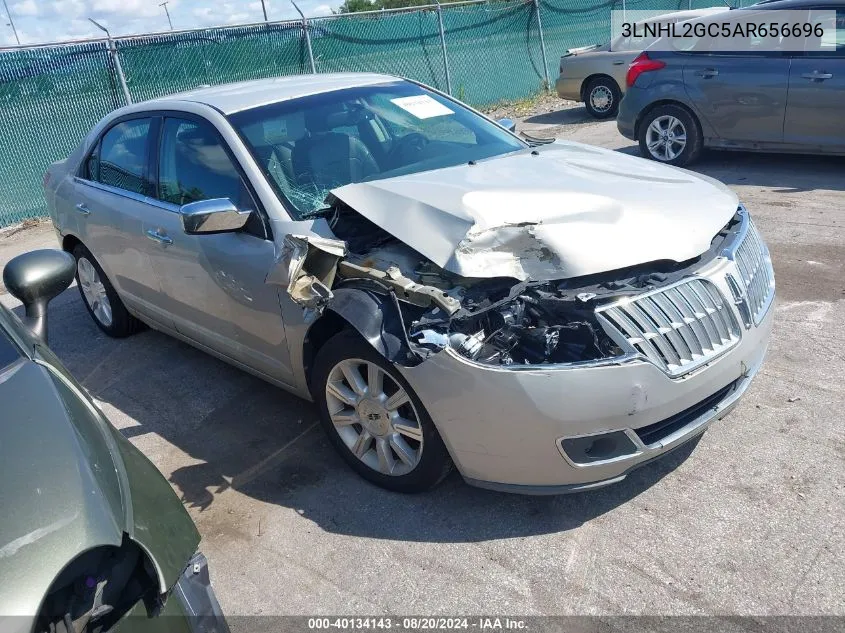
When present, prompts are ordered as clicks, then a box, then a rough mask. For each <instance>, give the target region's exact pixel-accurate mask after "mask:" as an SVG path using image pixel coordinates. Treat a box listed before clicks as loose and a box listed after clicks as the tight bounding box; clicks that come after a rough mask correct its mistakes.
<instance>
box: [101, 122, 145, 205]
mask: <svg viewBox="0 0 845 633" xmlns="http://www.w3.org/2000/svg"><path fill="white" fill-rule="evenodd" d="M150 123H151V120H150V119H135V120H132V121H124V122H123V123H118V124H117V125H115V126H114V127H113V128H111V129H110V130H109V131H108V132H106V133H105V135H104V136H103V138H102V140H101V141H100V144H99V147H98V150H97V152H96V153H97V154H98V157H97V158H96V159H95V162H93V163H92V162H91V161H89V164H88V170H89V173H92V172H93V171H94V170H95V169H98V170H99V173H98V174H97V176H96V177H95V178H94V180H97V181H98V182H101V183H103V184H104V185H109V186H112V187H117V188H118V189H123V190H125V191H131V192H133V193H139V194H142V195H151V194H152V191H151V187H150V184H149V179H148V176H147V161H148V156H147V150H148V147H149V142H148V134H149V131H150ZM92 156H93V155H92ZM92 175H93V173H92Z"/></svg>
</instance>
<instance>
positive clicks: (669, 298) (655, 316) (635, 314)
mask: <svg viewBox="0 0 845 633" xmlns="http://www.w3.org/2000/svg"><path fill="white" fill-rule="evenodd" d="M596 313H597V314H598V315H599V317H600V318H603V319H604V320H605V322H606V323H607V324H608V325H609V326H610V327H611V328H612V330H611V331H613V330H615V331H616V332H618V334H619V335H620V336H621V337H622V338H623V339H624V342H626V343H627V344H628V345H629V346H631V347H633V348H634V349H635V350H636V351H638V352H640V353H641V354H643V355H644V356H646V357H647V358H648V359H649V360H651V362H653V363H654V364H655V365H657V366H658V367H660V368H661V369H662V370H663V371H665V372H666V373H667V374H669V375H670V376H680V375H681V374H685V373H687V372H689V371H692V370H693V369H695V368H696V367H699V366H701V365H703V364H705V363H708V362H710V361H711V360H713V359H714V358H716V357H717V356H719V355H720V354H722V353H723V352H725V351H727V350H729V349H730V348H731V347H733V346H734V345H736V344H737V343H738V342H739V337H740V330H739V324H738V323H737V320H736V317H735V316H734V313H733V310H732V309H731V307H730V305H729V304H728V303H727V302H725V300H724V298H723V297H722V294H721V293H720V292H719V290H718V289H717V288H716V286H714V285H713V284H712V283H711V282H709V281H707V280H706V279H698V278H696V279H689V280H686V281H682V282H680V283H677V284H675V285H672V286H667V287H666V288H661V289H660V290H657V291H655V292H650V293H647V294H643V295H638V296H636V297H633V298H630V299H624V300H622V301H618V302H616V303H613V304H610V305H607V306H602V307H600V308H598V309H597V310H596Z"/></svg>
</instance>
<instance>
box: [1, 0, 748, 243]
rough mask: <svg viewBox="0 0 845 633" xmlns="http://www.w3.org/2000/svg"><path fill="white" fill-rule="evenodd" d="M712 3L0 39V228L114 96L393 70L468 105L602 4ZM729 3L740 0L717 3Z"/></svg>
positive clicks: (580, 28) (405, 12) (550, 50)
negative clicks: (74, 38) (29, 43)
mask: <svg viewBox="0 0 845 633" xmlns="http://www.w3.org/2000/svg"><path fill="white" fill-rule="evenodd" d="M722 1H723V0H624V1H623V0H606V1H600V2H598V3H597V2H596V0H524V1H517V0H510V1H509V0H493V1H486V0H470V1H467V2H456V3H450V4H446V5H442V6H441V5H437V4H434V5H430V6H423V7H414V8H412V9H402V10H391V11H380V12H368V13H353V14H344V15H336V16H328V17H322V18H315V19H310V20H305V19H303V20H301V21H289V22H274V23H262V24H254V25H247V26H236V27H221V28H212V29H202V30H194V31H181V32H172V33H166V34H156V35H145V36H138V37H126V38H116V39H115V40H114V48H113V54H112V53H110V47H109V43H108V42H106V41H89V42H83V43H72V44H62V45H48V46H37V47H29V48H8V49H0V227H2V226H8V225H10V224H14V223H17V222H20V221H22V220H25V219H27V218H34V217H41V216H44V215H45V214H46V208H45V202H44V198H43V194H42V191H41V181H42V176H43V174H44V172H45V170H46V169H47V166H48V165H49V164H50V163H51V162H53V161H56V160H61V159H62V158H64V157H66V156H67V155H68V154H69V153H70V152H72V151H73V149H74V148H75V147H76V146H77V145H78V143H79V142H80V140H81V139H82V137H83V136H84V135H85V133H86V132H87V131H88V130H89V129H90V128H91V127H92V126H93V125H94V124H95V123H96V122H97V121H98V120H99V119H100V118H102V117H103V115H105V114H106V113H108V112H109V111H111V110H112V109H114V108H116V107H119V106H121V105H124V104H125V102H126V96H125V94H124V91H123V89H122V86H121V81H120V80H121V77H120V72H119V69H118V68H117V65H116V64H115V56H116V57H117V60H118V61H119V63H120V69H122V72H123V75H124V77H125V81H126V87H127V88H128V93H129V96H130V98H131V99H132V100H133V101H136V102H137V101H142V100H145V99H151V98H154V97H158V96H162V95H166V94H170V93H173V92H179V91H183V90H187V89H190V88H195V87H197V86H201V85H206V84H208V85H212V84H220V83H227V82H232V81H243V80H248V79H257V78H261V77H274V76H280V75H293V74H302V73H309V72H312V71H313V72H318V73H325V72H338V71H373V72H383V73H388V74H392V75H401V76H404V77H410V78H412V79H416V80H418V81H421V82H423V83H425V84H428V85H431V86H434V87H436V88H439V89H440V90H444V91H447V92H450V93H451V94H452V95H453V96H455V97H457V98H458V99H461V100H463V101H466V102H468V103H470V104H473V105H476V106H484V105H489V104H492V103H495V102H498V101H502V100H513V99H521V98H524V97H528V96H531V95H533V94H535V93H537V92H539V91H541V90H542V89H543V88H544V87H545V86H547V85H548V84H547V82H548V81H551V82H553V81H554V79H555V77H556V69H557V63H558V60H559V59H560V54H561V53H562V52H563V51H564V50H565V49H567V48H573V47H576V46H584V45H587V44H593V43H599V42H603V41H606V40H607V39H608V37H609V33H610V12H611V10H620V9H623V8H626V9H632V10H634V9H638V10H642V9H656V10H666V11H673V10H677V9H687V8H703V7H707V6H713V5H718V4H719V3H720V2H722ZM729 1H730V2H731V4H734V5H736V4H739V3H740V2H745V4H750V2H751V0H729Z"/></svg>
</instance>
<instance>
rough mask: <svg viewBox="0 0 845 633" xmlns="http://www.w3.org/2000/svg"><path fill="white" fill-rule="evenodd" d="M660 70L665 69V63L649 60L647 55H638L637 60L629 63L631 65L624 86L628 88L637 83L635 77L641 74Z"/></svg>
mask: <svg viewBox="0 0 845 633" xmlns="http://www.w3.org/2000/svg"><path fill="white" fill-rule="evenodd" d="M661 68H666V62H663V61H660V60H659V59H651V58H650V57H649V56H648V53H640V54H639V55H638V56H637V58H636V59H635V60H634V61H632V62H631V65H630V66H628V74H627V75H625V85H627V86H628V87H629V88H630V87H631V86H633V85H634V82H636V81H637V77H639V76H640V75H642V74H643V73H647V72H650V71H652V70H660V69H661Z"/></svg>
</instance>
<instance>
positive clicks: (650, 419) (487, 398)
mask: <svg viewBox="0 0 845 633" xmlns="http://www.w3.org/2000/svg"><path fill="white" fill-rule="evenodd" d="M734 267H735V264H734V262H733V261H731V260H730V259H728V258H724V257H720V258H717V259H716V260H714V261H713V262H711V263H710V264H709V265H707V266H706V267H705V269H703V270H701V271H698V273H697V276H700V277H703V278H705V279H708V280H709V281H710V282H711V283H713V284H714V285H715V286H717V287H718V289H719V291H720V292H721V294H722V296H723V297H724V298H725V300H726V301H730V297H732V294H731V288H730V287H729V285H728V278H727V275H728V273H729V272H731V273H735V270H736V269H735V268H734ZM731 306H732V307H731V309H732V310H735V311H736V315H737V319H738V320H739V321H740V322H742V315H741V314H740V312H739V310H738V309H737V308H736V307H735V306H733V304H731ZM773 312H774V310H773V309H772V308H771V304H770V305H769V308H768V310H767V312H766V314H765V315H763V316H762V317H761V318H760V319H759V320H758V323H757V324H756V325H754V324H750V325H749V326H747V327H745V328H743V329H742V331H741V338H740V341H739V342H738V343H737V344H736V345H735V346H734V347H732V348H731V349H730V350H729V351H727V352H726V353H724V354H722V355H721V356H718V357H716V358H715V359H713V360H712V361H710V362H709V363H707V364H706V365H703V366H701V367H698V368H697V369H695V370H693V371H691V372H690V373H687V374H684V375H682V376H680V377H674V378H673V377H670V376H669V375H668V374H667V373H666V372H665V371H663V370H661V369H660V368H658V367H657V366H656V365H655V364H653V363H652V362H650V361H648V360H646V359H643V358H636V359H633V360H627V361H623V362H619V363H618V364H603V365H598V366H582V367H578V366H572V365H570V366H566V365H562V366H545V367H537V368H536V369H535V368H533V367H531V368H524V369H512V368H511V369H509V368H501V367H492V366H484V365H481V364H478V363H474V362H472V361H469V360H467V359H466V358H464V357H462V356H460V355H459V354H458V353H456V352H454V351H453V350H451V349H449V348H447V349H444V350H443V351H441V352H440V353H438V354H436V355H435V356H433V357H431V358H430V359H428V360H427V361H426V362H424V363H421V364H419V365H417V366H416V367H402V368H399V369H400V371H402V373H403V374H404V376H405V378H406V379H407V380H408V382H409V383H410V384H411V385H412V386H413V388H414V390H415V391H416V392H417V394H418V395H419V397H420V398H421V399H422V401H423V402H424V403H426V406H427V408H428V412H429V413H430V415H431V417H432V419H433V420H434V422H435V424H436V426H437V428H438V430H439V432H440V434H441V436H442V437H443V440H444V442H445V443H446V445H447V447H448V448H449V451H450V453H451V455H452V458H453V460H454V461H455V464H456V466H457V468H458V470H459V471H460V472H461V474H462V475H463V476H464V478H465V479H466V480H467V481H468V482H469V483H471V484H474V485H478V486H482V487H486V488H494V489H498V490H507V491H512V492H522V493H527V494H557V493H561V492H572V491H578V490H586V489H590V488H595V487H599V486H603V485H607V484H610V483H614V482H617V481H620V480H622V479H623V478H624V477H625V476H626V475H627V473H629V472H630V471H631V470H632V469H633V468H635V467H637V466H640V465H642V464H643V463H644V462H647V461H650V460H652V459H655V458H657V457H660V456H662V455H663V454H665V453H667V452H668V451H671V450H672V449H674V448H677V447H678V446H680V445H681V444H684V443H685V442H687V441H689V440H691V439H693V438H695V437H697V436H698V435H700V434H701V433H702V432H703V431H704V430H705V429H706V428H707V427H708V426H709V425H710V424H711V423H713V422H714V421H716V420H718V419H721V418H723V417H724V416H726V415H727V414H728V413H729V412H730V411H731V409H732V408H733V407H734V406H735V405H736V404H737V402H738V401H739V399H740V398H741V397H742V395H743V394H744V393H745V391H746V390H747V388H748V386H749V384H750V383H751V380H752V379H753V377H754V375H755V374H756V373H757V371H758V370H759V368H760V366H761V365H762V362H763V359H764V357H765V354H766V349H767V346H768V341H769V337H770V333H771V327H772V319H773ZM667 421H674V422H673V424H670V425H668V426H667V427H666V430H665V432H663V433H662V434H661V433H657V434H656V435H655V433H654V432H651V433H647V432H644V431H648V429H650V428H651V429H653V428H654V427H655V426H657V427H660V426H661V425H662V424H663V423H665V422H667ZM617 431H618V432H621V433H623V434H624V435H625V436H627V437H628V438H630V440H631V443H632V444H633V445H634V447H635V450H632V451H629V452H626V454H624V455H620V456H615V457H613V458H612V459H604V460H597V461H593V462H591V463H580V464H579V463H575V462H573V461H572V460H570V459H568V458H567V455H566V452H565V451H564V450H563V449H562V447H561V440H564V439H572V438H575V439H580V438H582V437H583V436H590V435H594V434H604V433H613V432H617ZM638 431H639V432H640V433H639V434H638ZM641 435H642V438H645V441H643V439H641Z"/></svg>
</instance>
